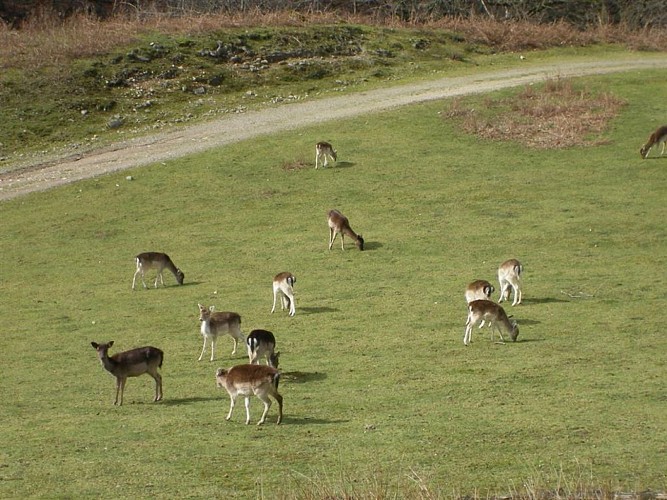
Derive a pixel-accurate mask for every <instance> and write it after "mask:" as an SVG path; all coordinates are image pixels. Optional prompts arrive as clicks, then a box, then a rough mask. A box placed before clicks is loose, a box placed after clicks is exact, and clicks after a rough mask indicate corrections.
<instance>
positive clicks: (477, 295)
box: [465, 280, 495, 304]
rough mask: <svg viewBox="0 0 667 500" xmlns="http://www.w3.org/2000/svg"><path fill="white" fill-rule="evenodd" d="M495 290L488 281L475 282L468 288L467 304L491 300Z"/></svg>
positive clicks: (466, 294)
mask: <svg viewBox="0 0 667 500" xmlns="http://www.w3.org/2000/svg"><path fill="white" fill-rule="evenodd" d="M494 291H495V288H494V287H493V285H492V284H491V283H489V282H488V281H486V280H475V281H473V282H472V283H470V284H469V285H468V286H467V287H466V293H465V296H466V302H467V303H468V304H470V303H471V302H472V301H473V300H481V299H484V300H491V294H492V293H493V292H494Z"/></svg>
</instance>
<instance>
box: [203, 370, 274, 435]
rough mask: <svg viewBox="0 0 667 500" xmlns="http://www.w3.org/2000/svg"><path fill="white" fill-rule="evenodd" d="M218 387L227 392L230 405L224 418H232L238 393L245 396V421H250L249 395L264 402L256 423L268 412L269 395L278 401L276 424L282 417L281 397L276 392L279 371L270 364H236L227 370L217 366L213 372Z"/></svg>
mask: <svg viewBox="0 0 667 500" xmlns="http://www.w3.org/2000/svg"><path fill="white" fill-rule="evenodd" d="M215 379H216V384H217V386H218V387H224V388H225V389H226V390H227V393H228V394H229V399H230V405H229V414H227V417H226V420H229V419H230V418H232V412H233V411H234V404H235V403H236V398H237V397H238V396H239V394H241V395H243V396H244V398H245V413H246V420H245V423H246V425H248V424H249V423H250V396H252V395H253V394H254V395H255V396H257V397H258V398H259V399H260V400H261V401H262V402H263V403H264V413H262V418H260V419H259V422H257V425H262V424H263V423H264V420H265V419H266V414H267V413H269V408H270V407H271V399H270V398H269V396H271V397H272V398H273V399H275V400H276V401H277V402H278V420H277V422H276V423H277V424H280V422H281V421H282V419H283V397H282V396H281V395H280V394H279V393H278V383H279V382H280V372H279V371H278V370H276V369H275V368H273V367H272V366H266V365H236V366H233V367H231V368H230V369H229V370H225V369H224V368H218V371H217V372H216V374H215Z"/></svg>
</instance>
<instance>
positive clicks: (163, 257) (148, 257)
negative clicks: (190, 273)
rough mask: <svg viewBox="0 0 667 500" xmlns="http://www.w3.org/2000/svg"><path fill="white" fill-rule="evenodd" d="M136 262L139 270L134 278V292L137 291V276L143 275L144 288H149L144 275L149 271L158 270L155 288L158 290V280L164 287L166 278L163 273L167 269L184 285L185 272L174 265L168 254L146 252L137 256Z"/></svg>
mask: <svg viewBox="0 0 667 500" xmlns="http://www.w3.org/2000/svg"><path fill="white" fill-rule="evenodd" d="M134 260H135V262H136V264H137V270H136V271H135V272H134V278H132V290H135V284H136V282H137V274H141V282H142V283H143V284H144V288H148V287H147V286H146V282H145V281H144V274H145V272H146V271H148V270H149V269H156V270H157V276H156V277H155V288H157V282H158V280H160V283H162V286H164V278H163V277H162V271H164V270H165V269H167V270H168V271H171V273H172V274H173V275H174V277H175V278H176V281H177V282H178V284H179V285H182V284H183V280H184V279H185V274H183V271H181V270H180V269H179V268H177V267H176V266H175V265H174V262H173V261H172V260H171V259H170V258H169V256H168V255H167V254H166V253H162V252H144V253H140V254H139V255H137V256H136V257H135V258H134Z"/></svg>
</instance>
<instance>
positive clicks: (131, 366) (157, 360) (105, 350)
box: [90, 340, 164, 406]
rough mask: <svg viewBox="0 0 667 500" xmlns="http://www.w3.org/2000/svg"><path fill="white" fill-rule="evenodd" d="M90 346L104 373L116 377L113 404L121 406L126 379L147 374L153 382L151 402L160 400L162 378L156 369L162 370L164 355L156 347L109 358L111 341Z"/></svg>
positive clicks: (117, 354) (148, 347)
mask: <svg viewBox="0 0 667 500" xmlns="http://www.w3.org/2000/svg"><path fill="white" fill-rule="evenodd" d="M90 345H92V346H93V348H95V350H96V351H97V356H98V357H99V358H100V362H101V363H102V366H103V367H104V369H105V370H106V371H108V372H109V373H111V374H112V375H113V376H114V377H116V399H115V400H114V402H113V404H114V405H118V406H121V405H122V404H123V392H125V382H126V381H127V378H128V377H138V376H139V375H143V374H144V373H147V374H148V375H150V376H151V377H153V379H154V380H155V398H154V399H153V401H160V400H161V399H162V376H161V375H160V373H159V372H158V368H162V361H163V360H164V353H163V352H162V351H161V350H160V349H158V348H157V347H150V346H147V347H137V348H136V349H130V350H129V351H124V352H119V353H116V354H114V355H113V356H111V357H109V348H110V347H111V346H113V340H112V341H110V342H107V343H106V344H98V343H97V342H91V343H90Z"/></svg>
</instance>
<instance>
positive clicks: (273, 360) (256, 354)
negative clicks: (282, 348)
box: [246, 330, 280, 368]
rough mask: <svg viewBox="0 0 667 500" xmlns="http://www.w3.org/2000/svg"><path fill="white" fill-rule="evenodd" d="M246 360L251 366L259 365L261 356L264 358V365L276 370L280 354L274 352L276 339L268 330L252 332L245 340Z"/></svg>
mask: <svg viewBox="0 0 667 500" xmlns="http://www.w3.org/2000/svg"><path fill="white" fill-rule="evenodd" d="M246 346H247V347H248V358H249V361H250V364H251V365H256V364H259V360H260V358H261V357H262V356H264V357H266V364H267V365H268V366H272V367H274V368H278V362H279V358H280V352H275V349H276V337H275V336H274V335H273V333H271V332H270V331H268V330H253V331H251V332H250V335H248V338H247V339H246Z"/></svg>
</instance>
